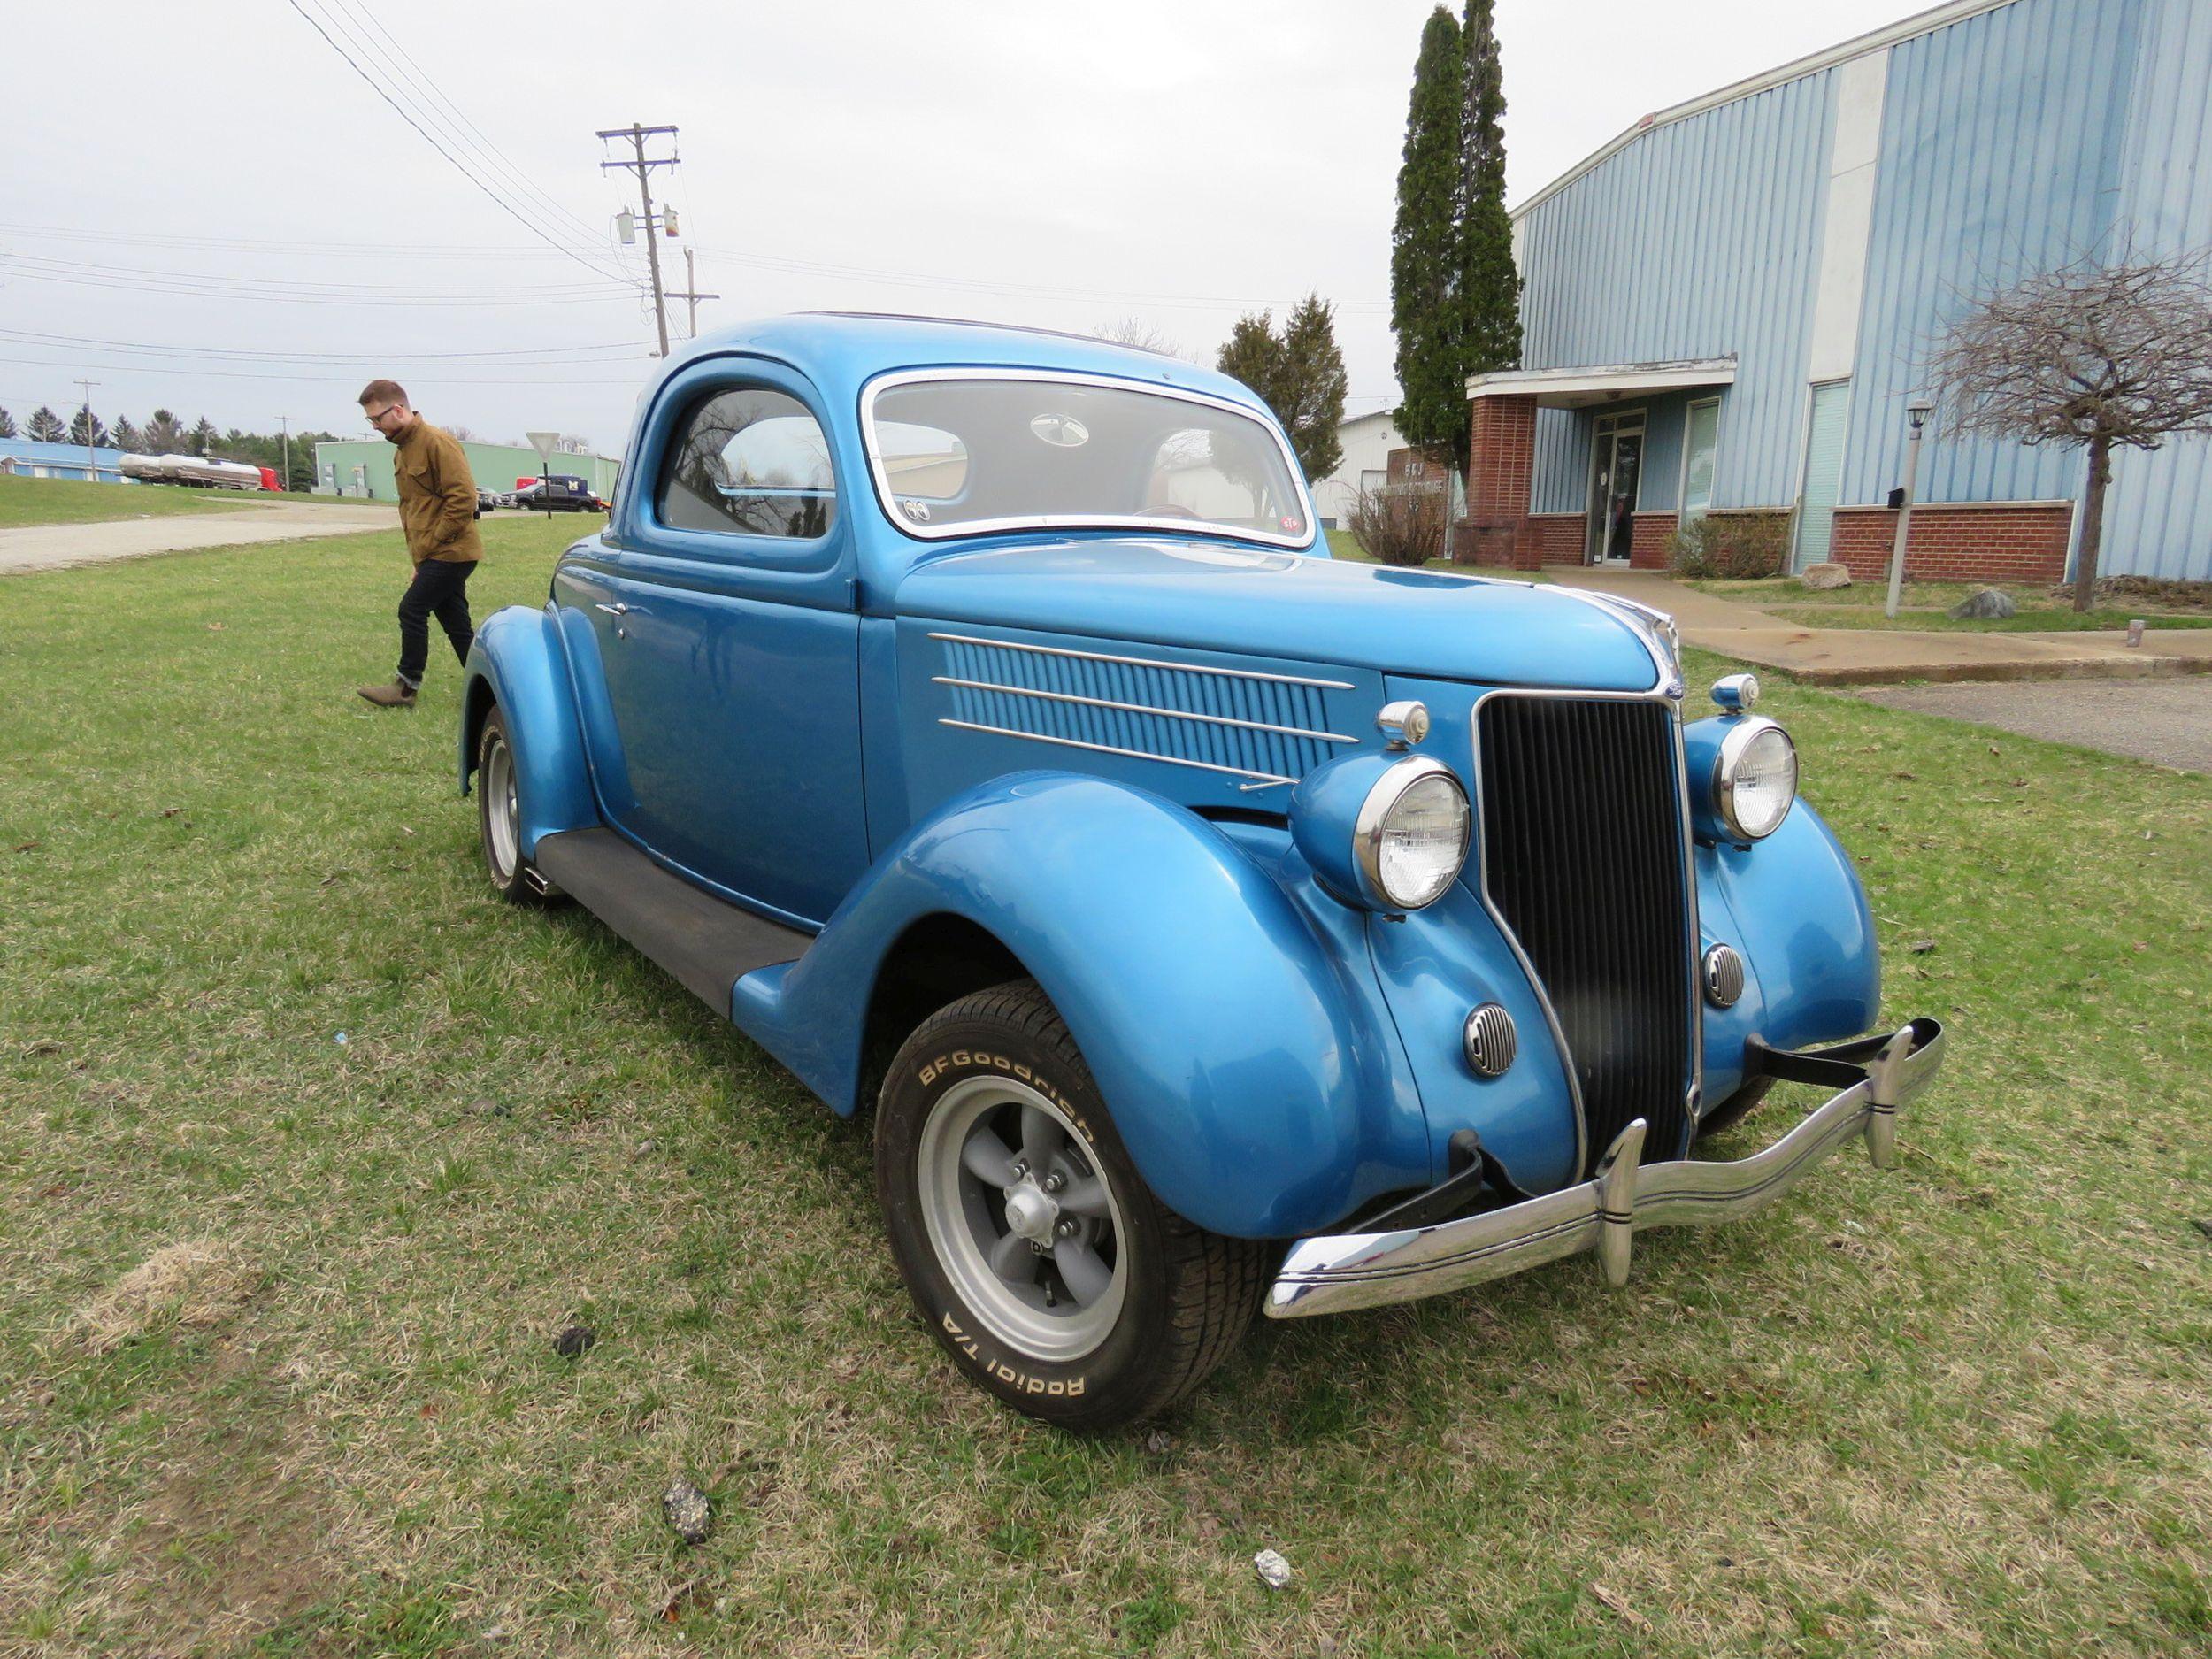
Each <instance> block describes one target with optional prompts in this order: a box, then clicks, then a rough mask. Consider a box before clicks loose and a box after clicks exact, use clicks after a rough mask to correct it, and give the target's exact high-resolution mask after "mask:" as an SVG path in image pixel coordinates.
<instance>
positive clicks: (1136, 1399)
mask: <svg viewBox="0 0 2212 1659" xmlns="http://www.w3.org/2000/svg"><path fill="white" fill-rule="evenodd" d="M876 1192H877V1195H878V1196H879V1199H880V1200H881V1201H882V1204H883V1214H884V1224H885V1226H886V1228H887V1231H888V1233H889V1234H890V1241H891V1253H892V1256H893V1257H894V1258H895V1260H896V1262H897V1263H898V1269H899V1273H900V1276H901V1277H902V1279H904V1280H905V1281H906V1287H907V1290H908V1292H909V1293H910V1294H911V1295H912V1296H913V1298H914V1302H915V1305H916V1307H918V1309H919V1310H921V1313H922V1317H923V1318H924V1319H925V1320H926V1322H927V1324H928V1325H929V1327H930V1330H931V1332H932V1333H933V1334H934V1335H935V1336H936V1338H937V1340H938V1341H939V1342H940V1343H941V1344H942V1345H943V1346H944V1348H945V1349H946V1351H947V1352H949V1354H950V1355H951V1356H952V1357H953V1360H954V1363H956V1364H957V1365H958V1366H959V1367H960V1369H961V1370H963V1371H965V1372H966V1373H967V1374H968V1375H969V1376H970V1377H971V1378H972V1379H974V1380H975V1381H976V1382H978V1383H979V1384H980V1385H981V1386H983V1387H984V1388H986V1389H987V1390H988V1391H990V1392H991V1393H992V1394H995V1395H997V1396H998V1397H999V1398H1000V1399H1001V1400H1002V1401H1004V1402H1006V1403H1008V1404H1009V1405H1011V1406H1013V1407H1014V1408H1015V1409H1017V1410H1019V1411H1023V1412H1025V1413H1027V1414H1028V1415H1029V1416H1031V1417H1041V1418H1043V1419H1044V1420H1046V1421H1048V1422H1052V1423H1057V1424H1061V1425H1064V1426H1067V1427H1071V1428H1105V1427H1109V1426H1111V1425H1115V1424H1118V1423H1126V1422H1132V1421H1134V1420H1136V1419H1138V1418H1141V1417H1149V1416H1152V1415H1153V1414H1155V1413H1156V1412H1159V1411H1164V1410H1165V1409H1167V1408H1169V1407H1170V1406H1172V1405H1173V1404H1175V1403H1176V1402H1178V1401H1179V1400H1181V1399H1182V1398H1183V1397H1184V1396H1185V1395H1186V1394H1189V1393H1190V1392H1191V1390H1193V1389H1194V1388H1195V1387H1197V1386H1198V1385H1199V1383H1200V1382H1202V1380H1203V1379H1205V1377H1206V1376H1207V1374H1208V1373H1209V1372H1210V1371H1212V1370H1213V1368H1214V1367H1215V1366H1216V1365H1218V1364H1219V1363H1221V1361H1222V1360H1223V1359H1224V1358H1225V1357H1226V1356H1227V1355H1228V1353H1229V1352H1230V1350H1231V1349H1232V1348H1233V1347H1234V1346H1235V1345H1236V1341H1237V1339H1238V1338H1239V1337H1240V1336H1241V1335H1242V1333H1243V1332H1244V1328H1245V1326H1246V1325H1247V1324H1248V1322H1249V1321H1250V1318H1251V1316H1252V1310H1253V1309H1254V1308H1255V1307H1256V1305H1257V1304H1258V1302H1259V1296H1260V1289H1261V1286H1262V1282H1263V1270H1264V1267H1265V1263H1266V1256H1265V1247H1264V1246H1263V1245H1262V1244H1260V1243H1258V1242H1256V1241H1254V1240H1247V1239H1228V1238H1223V1237H1221V1236H1220V1235H1218V1234H1216V1233H1208V1232H1205V1231H1204V1230H1203V1229H1202V1228H1199V1227H1195V1226H1193V1225H1191V1224H1190V1223H1189V1222H1187V1221H1185V1220H1184V1219H1183V1218H1182V1217H1179V1216H1177V1215H1175V1214H1174V1213H1173V1212H1171V1211H1170V1210H1167V1209H1166V1208H1165V1207H1164V1206H1163V1205H1162V1204H1161V1203H1160V1202H1159V1201H1158V1200H1157V1199H1156V1198H1155V1197H1153V1195H1152V1193H1151V1191H1150V1189H1149V1188H1148V1187H1146V1186H1145V1184H1144V1180H1143V1178H1142V1177H1141V1176H1140V1175H1139V1174H1138V1173H1137V1171H1136V1166H1135V1165H1134V1164H1132V1163H1131V1162H1130V1159H1129V1155H1128V1153H1127V1152H1126V1151H1125V1149H1124V1148H1123V1147H1122V1144H1121V1138H1120V1136H1119V1135H1118V1134H1117V1133H1115V1131H1114V1126H1113V1124H1112V1122H1111V1120H1110V1118H1108V1117H1107V1114H1106V1110H1105V1103H1104V1102H1102V1100H1101V1099H1100V1098H1099V1094H1098V1087H1097V1085H1096V1084H1095V1083H1094V1082H1093V1081H1092V1079H1091V1074H1090V1071H1089V1069H1088V1068H1087V1066H1085V1064H1083V1057H1082V1056H1081V1055H1080V1054H1079V1053H1078V1052H1077V1051H1076V1047H1075V1043H1074V1041H1073V1039H1072V1038H1071V1037H1070V1036H1069V1035H1068V1030H1067V1027H1066V1026H1065V1025H1063V1024H1062V1023H1061V1020H1060V1017H1059V1015H1058V1013H1057V1012H1056V1011H1055V1010H1054V1009H1053V1006H1052V1004H1051V1002H1049V1001H1048V1000H1047V998H1046V996H1045V995H1044V993H1043V992H1042V991H1041V989H1039V987H1037V986H1036V985H1035V984H1034V983H1033V981H1030V980H1026V979H1022V980H1017V981H1015V982H1013V983H1012V984H1010V985H1002V986H999V987H995V988H994V989H991V990H988V991H979V992H978V993H976V994H975V995H972V996H967V997H963V998H962V999H961V1000H960V1001H959V1002H955V1003H953V1004H951V1005H950V1006H949V1007H948V1008H945V1009H942V1010H940V1011H939V1012H937V1013H936V1014H934V1015H933V1016H932V1017H931V1018H929V1019H927V1020H926V1021H925V1022H924V1023H923V1024H922V1025H921V1026H920V1027H919V1028H918V1029H917V1030H916V1032H915V1033H914V1034H913V1035H912V1036H911V1037H910V1038H908V1039H907V1041H906V1043H905V1045H904V1047H902V1048H901V1049H900V1050H899V1054H898V1057H897V1059H896V1060H895V1061H894V1062H893V1063H892V1067H891V1072H890V1075H889V1076H888V1077H887V1079H885V1081H884V1086H883V1093H882V1095H881V1098H880V1102H879V1108H878V1112H877V1119H876Z"/></svg>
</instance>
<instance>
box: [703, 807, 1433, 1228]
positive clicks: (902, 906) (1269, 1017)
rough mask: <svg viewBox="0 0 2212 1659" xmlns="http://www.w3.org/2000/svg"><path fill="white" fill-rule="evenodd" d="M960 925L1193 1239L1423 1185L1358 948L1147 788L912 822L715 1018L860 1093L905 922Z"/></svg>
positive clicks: (1393, 1055) (1415, 1142)
mask: <svg viewBox="0 0 2212 1659" xmlns="http://www.w3.org/2000/svg"><path fill="white" fill-rule="evenodd" d="M943 915H951V916H957V917H960V918H964V919H966V920H968V921H970V922H972V923H974V924H975V925H976V926H979V927H982V928H983V929H985V930H986V931H987V932H988V933H991V934H992V935H993V936H994V937H995V938H996V939H997V940H998V941H1000V942H1001V943H1002V944H1003V945H1004V946H1005V947H1006V948H1007V949H1009V950H1010V951H1011V952H1012V953H1013V954H1014V955H1015V956H1017V957H1018V958H1019V960H1020V962H1021V963H1022V964H1023V966H1024V967H1025V969H1026V970H1027V971H1028V972H1029V973H1030V974H1031V975H1032V977H1033V978H1034V979H1036V980H1037V982H1038V983H1039V984H1040V985H1041V986H1042V987H1044V990H1045V992H1046V994H1047V995H1048V996H1050V997H1051V999H1052V1002H1053V1005H1054V1006H1055V1007H1056V1008H1057V1009H1058V1010H1059V1011H1060V1016H1061V1018H1063V1019H1064V1020H1065V1021H1066V1022H1067V1025H1068V1029H1069V1031H1070V1033H1071V1034H1072V1035H1073V1037H1074V1038H1075V1041H1076V1044H1077V1046H1078V1047H1079V1048H1080V1049H1081V1050H1082V1053H1083V1057H1084V1059H1085V1061H1086V1062H1087V1064H1089V1066H1090V1069H1091V1072H1092V1075H1093V1076H1094V1077H1095V1078H1096V1079H1097V1081H1098V1086H1099V1088H1100V1090H1101V1092H1102V1094H1103V1096H1104V1098H1105V1101H1106V1103H1107V1105H1108V1107H1109V1108H1110V1110H1111V1111H1112V1113H1113V1118H1114V1125H1115V1127H1116V1128H1117V1129H1118V1131H1119V1132H1120V1134H1121V1138H1122V1141H1123V1142H1124V1144H1125V1145H1126V1146H1127V1148H1129V1153H1130V1156H1132V1157H1133V1159H1134V1160H1135V1161H1136V1164H1137V1167H1138V1168H1139V1169H1140V1170H1141V1171H1142V1172H1143V1174H1144V1178H1145V1179H1146V1180H1147V1181H1148V1183H1149V1184H1150V1185H1151V1187H1152V1189H1153V1191H1154V1192H1155V1193H1156V1194H1158V1196H1159V1198H1160V1200H1161V1202H1164V1203H1165V1204H1166V1205H1167V1206H1168V1207H1169V1208H1170V1209H1171V1210H1174V1211H1175V1212H1176V1213H1177V1214H1179V1215H1181V1216H1183V1217H1186V1218H1187V1219H1188V1220H1190V1221H1193V1222H1194V1223H1196V1224H1197V1225H1200V1226H1202V1227H1205V1228H1207V1229H1209V1230H1210V1231H1212V1232H1216V1233H1230V1234H1234V1235H1237V1236H1240V1237H1247V1238H1278V1237H1287V1236H1289V1235H1292V1234H1294V1233H1301V1232H1305V1231H1310V1230H1311V1229H1313V1228H1315V1227H1318V1226H1325V1225H1330V1224H1332V1223H1333V1222H1336V1221H1338V1220H1340V1219H1341V1218H1342V1217H1344V1216H1345V1215H1346V1214H1348V1212H1349V1211H1351V1210H1353V1209H1354V1208H1356V1206H1357V1205H1358V1204H1359V1203H1361V1202H1363V1201H1364V1200H1365V1199H1366V1198H1368V1197H1371V1196H1372V1195H1373V1194H1378V1193H1380V1192H1385V1191H1389V1190H1393V1189H1396V1188H1400V1187H1407V1186H1415V1185H1419V1184H1422V1183H1424V1182H1425V1181H1426V1180H1427V1179H1429V1174H1430V1161H1429V1148H1428V1144H1427V1135H1426V1129H1425V1120H1424V1118H1423V1116H1422V1110H1421V1106H1420V1102H1419V1099H1418V1096H1417V1094H1416V1093H1415V1091H1414V1088H1413V1086H1412V1083H1411V1080H1410V1078H1409V1069H1408V1067H1407V1066H1406V1064H1405V1062H1404V1057H1403V1055H1402V1051H1401V1049H1400V1048H1399V1047H1398V1042H1397V1038H1396V1036H1395V1034H1394V1033H1393V1032H1392V1031H1391V1030H1390V1029H1389V1028H1388V1025H1387V1017H1386V1015H1381V1014H1380V1009H1381V1002H1380V999H1379V996H1378V995H1376V993H1375V992H1374V990H1373V988H1372V987H1356V986H1354V985H1353V984H1351V983H1350V982H1349V980H1348V979H1347V977H1346V976H1347V975H1348V973H1350V972H1371V970H1370V966H1369V964H1368V960H1367V957H1366V954H1365V953H1364V952H1363V951H1361V952H1357V953H1346V952H1344V951H1341V950H1340V949H1331V948H1329V947H1328V946H1326V945H1325V943H1324V941H1322V940H1321V939H1320V938H1319V937H1318V936H1317V933H1316V932H1315V929H1314V926H1312V925H1311V924H1310V922H1309V920H1308V918H1306V916H1305V915H1304V914H1303V913H1302V912H1301V910H1299V908H1298V907H1297V906H1296V905H1295V904H1294V902H1292V900H1291V898H1290V897H1289V895H1286V893H1285V891H1284V890H1283V888H1282V887H1280V886H1279V885H1278V884H1277V883H1276V882H1275V881H1274V880H1273V879H1271V877H1270V876H1269V875H1268V874H1267V873H1266V872H1264V871H1263V870H1262V869H1261V868H1260V867H1259V866H1258V865H1257V864H1255V863H1254V862H1253V861H1252V859H1251V858H1250V857H1248V856H1247V855H1246V854H1245V852H1244V851H1243V850H1242V849H1240V848H1239V847H1237V846H1236V845H1235V844H1234V843H1233V841H1231V840H1230V839H1229V837H1227V836H1226V835H1225V834H1223V833H1221V831H1220V830H1218V829H1217V828H1216V827H1215V826H1212V825H1210V824H1209V823H1207V822H1206V821H1205V820H1203V819H1202V818H1198V817H1197V816H1196V815H1194V814H1193V813H1191V812H1189V811H1187V810H1184V809H1183V808H1180V807H1178V806H1176V805H1174V804H1172V803H1170V802H1167V801H1164V800H1162V799H1161V798H1160V797H1158V796H1156V795H1150V794H1148V793H1146V792H1144V791H1141V790H1138V789H1133V788H1130V787H1125V786H1123V785H1119V784H1115V783H1110V782H1106V781H1104V780H1100V779H1096V778H1087V777H1080V776H1076V775H1072V774H1068V773H1060V772H1027V773H1020V774H1017V775H1014V776H1010V777H1006V778H1000V779H995V780H992V781H991V782H989V783H987V784H984V785H981V786H979V787H977V788H975V789H973V790H971V791H969V792H968V793H967V794H965V795H961V796H959V797H957V798H956V799H955V800H954V801H952V802H950V803H948V804H947V805H946V806H945V807H943V808H942V809H941V810H939V811H937V812H936V813H935V814H933V816H932V817H930V818H927V819H926V820H925V821H924V822H923V823H921V824H920V825H918V826H916V827H915V828H914V829H912V830H911V831H910V833H908V834H907V835H906V837H905V838H904V839H903V840H902V842H901V843H900V845H899V846H898V847H897V848H896V849H895V850H894V851H893V852H892V853H891V854H890V855H888V856H886V857H884V858H882V859H880V860H879V861H878V863H877V864H876V867H875V868H874V870H873V871H872V872H870V874H869V876H868V878H867V879H865V880H864V881H863V882H862V883H861V885H860V886H859V887H857V888H856V889H855V891H854V892H853V893H852V894H851V895H849V896H848V897H847V898H846V900H845V902H843V903H842V904H841V905H840V906H839V907H838V910H837V912H836V914H835V915H833V917H831V918H830V920H829V924H828V926H826V928H825V929H824V931H823V933H822V934H821V937H820V938H819V939H818V940H817V941H816V942H815V944H814V947H813V949H811V950H810V951H809V952H808V953H807V955H806V956H804V957H803V958H802V959H801V960H800V961H798V962H797V963H794V964H785V965H783V966H779V967H773V968H764V969H762V970H760V971H758V972H754V973H750V974H748V975H746V976H745V977H744V978H743V979H740V980H739V981H738V983H737V987H736V990H735V993H734V995H733V999H732V1000H733V1007H732V1010H731V1018H733V1020H735V1022H736V1023H737V1024H738V1025H740V1026H741V1027H743V1028H744V1030H745V1031H746V1032H748V1033H749V1034H751V1035H752V1036H753V1037H754V1038H756V1039H757V1041H760V1042H761V1043H762V1044H763V1045H764V1047H766V1048H768V1049H769V1050H770V1052H772V1053H773V1054H774V1055H775V1056H777V1058H779V1059H780V1060H781V1061H782V1062H783V1063H784V1064H787V1065H788V1066H789V1067H790V1068H791V1069H792V1070H793V1071H795V1072H797V1073H798V1075H799V1077H800V1078H801V1079H803V1081H804V1082H806V1083H807V1085H808V1086H809V1087H811V1088H813V1089H814V1090H815V1091H816V1092H817V1093H818V1094H820V1095H821V1096H822V1097H823V1098H824V1099H825V1100H827V1101H829V1102H831V1103H832V1104H833V1105H834V1106H836V1107H837V1108H838V1110H841V1111H844V1112H848V1113H849V1112H850V1111H852V1110H854V1109H855V1108H856V1105H857V1104H858V1101H857V1093H858V1089H859V1082H860V1070H861V1058H862V1056H861V1052H860V1025H861V1022H860V1021H859V1019H858V1018H856V1010H860V1009H863V1008H865V1007H866V1006H867V1005H868V1002H869V998H870V995H871V993H872V990H873V988H874V986H875V981H876V977H877V974H878V972H879V968H880V965H881V964H882V963H883V962H884V960H885V957H886V956H887V953H888V952H889V951H890V950H891V949H892V948H893V947H894V945H895V943H896V942H897V941H898V940H899V938H900V936H901V935H902V933H905V932H906V930H907V929H908V928H910V927H911V926H913V925H914V924H916V923H917V922H918V921H920V920H922V919H924V918H928V917H933V916H943Z"/></svg>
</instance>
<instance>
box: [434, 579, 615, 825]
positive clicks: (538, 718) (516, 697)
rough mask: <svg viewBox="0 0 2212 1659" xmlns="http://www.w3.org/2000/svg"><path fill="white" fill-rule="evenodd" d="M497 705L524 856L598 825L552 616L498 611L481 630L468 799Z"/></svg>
mask: <svg viewBox="0 0 2212 1659" xmlns="http://www.w3.org/2000/svg"><path fill="white" fill-rule="evenodd" d="M493 703H497V704H498V705H499V709H500V712H501V715H502V717H503V718H504V719H505V721H506V723H507V738H508V742H509V744H510V746H511V748H512V749H513V751H514V757H515V797H516V803H517V805H518V809H519V810H520V813H521V818H522V823H521V841H522V856H524V857H525V858H528V857H530V856H533V855H534V853H535V852H536V851H537V846H538V842H539V841H540V840H541V838H542V837H544V836H547V835H552V834H557V833H559V832H560V831H562V830H572V829H583V828H587V827H588V826H592V825H595V824H596V823H598V822H599V811H598V809H597V807H595V805H594V804H593V803H592V795H591V778H590V774H589V772H588V771H587V770H586V763H585V759H584V745H583V740H582V737H581V735H580V733H579V732H578V730H577V725H576V703H575V699H574V698H573V697H572V695H570V690H569V680H568V664H567V659H566V657H565V656H564V655H563V653H562V650H561V642H560V637H559V634H557V631H556V624H555V622H554V619H553V618H552V617H551V615H550V614H549V612H547V611H533V610H531V609H530V608H529V607H528V606H526V605H509V606H508V607H507V608H506V609H504V610H503V611H494V612H493V613H492V614H491V616H489V617H488V618H486V619H485V621H484V623H483V626H480V627H479V628H478V629H477V630H476V643H475V644H474V645H472V647H470V649H469V660H468V668H467V671H466V673H465V682H464V685H463V687H462V696H461V752H460V766H461V793H462V794H463V795H466V794H467V793H468V789H469V774H470V773H471V772H474V771H475V769H476V744H477V740H478V738H479V736H480V734H481V733H482V732H483V729H484V717H485V715H486V714H487V713H488V712H489V710H490V709H491V706H492V704H493Z"/></svg>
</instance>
